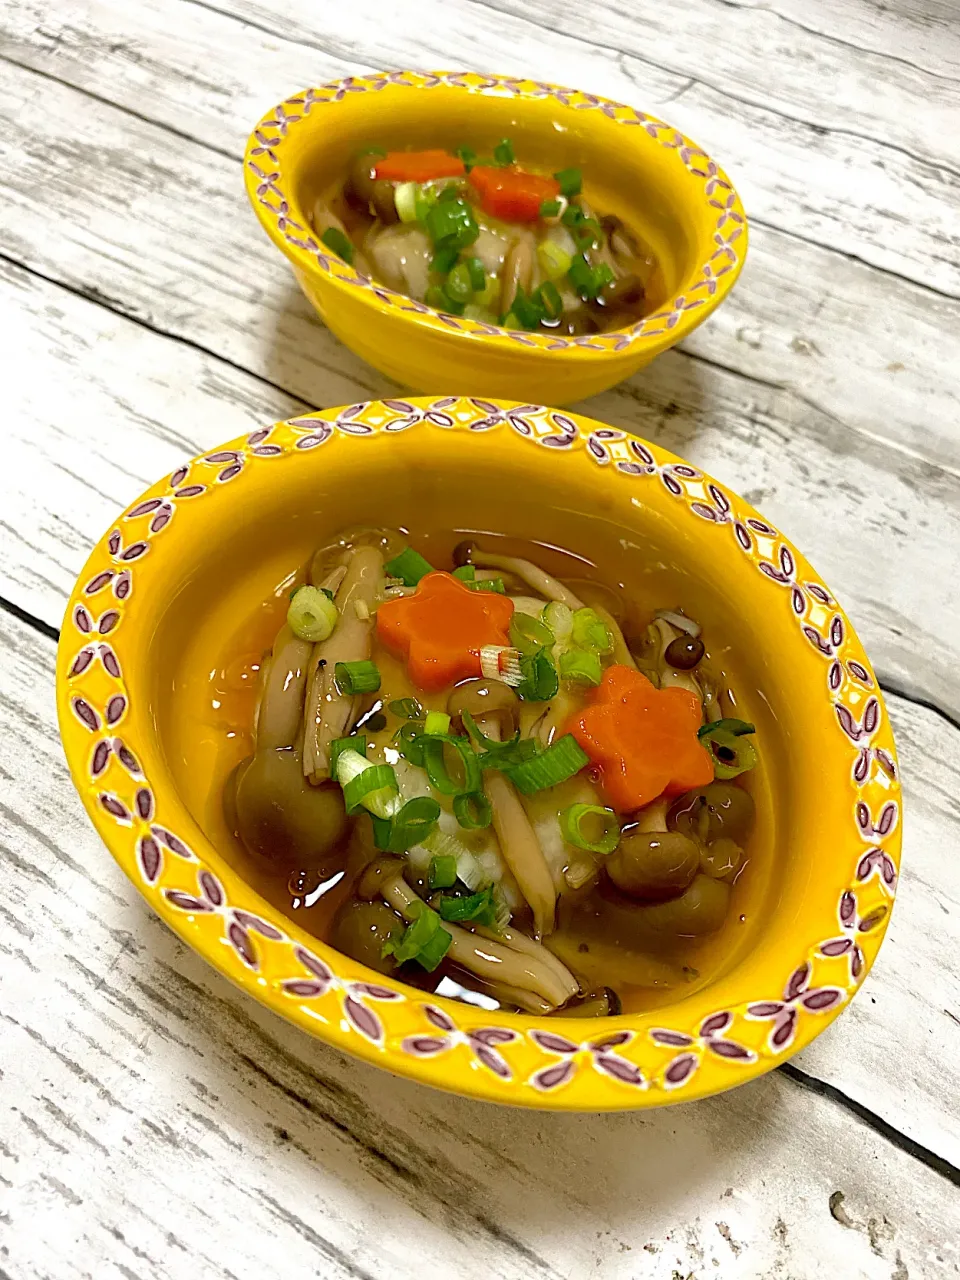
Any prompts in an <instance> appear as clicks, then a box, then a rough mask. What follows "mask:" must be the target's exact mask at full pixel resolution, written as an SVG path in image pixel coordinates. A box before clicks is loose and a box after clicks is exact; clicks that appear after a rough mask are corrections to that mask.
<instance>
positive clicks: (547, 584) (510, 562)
mask: <svg viewBox="0 0 960 1280" xmlns="http://www.w3.org/2000/svg"><path fill="white" fill-rule="evenodd" d="M470 563H471V564H474V565H477V566H478V567H482V568H484V569H505V570H506V572H507V573H512V574H514V575H515V576H516V577H518V578H519V579H520V581H521V582H525V583H526V584H527V586H528V587H531V588H532V589H533V590H534V591H536V592H539V594H540V595H542V596H543V597H544V598H545V599H547V600H559V601H560V603H561V604H565V605H569V607H570V608H571V609H582V608H583V601H582V600H581V599H580V597H579V596H577V595H575V594H574V593H573V592H572V591H571V590H570V588H569V587H565V586H564V585H563V583H562V582H558V581H557V579H556V578H554V577H553V576H552V575H551V574H549V573H544V571H543V570H542V569H541V568H539V567H538V566H537V565H535V564H534V563H533V562H532V561H531V560H521V559H518V558H517V557H516V556H500V555H497V554H496V553H495V552H493V551H482V550H481V549H480V548H479V547H477V546H474V547H473V548H472V550H471V552H470Z"/></svg>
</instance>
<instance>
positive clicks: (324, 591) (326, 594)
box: [290, 587, 337, 600]
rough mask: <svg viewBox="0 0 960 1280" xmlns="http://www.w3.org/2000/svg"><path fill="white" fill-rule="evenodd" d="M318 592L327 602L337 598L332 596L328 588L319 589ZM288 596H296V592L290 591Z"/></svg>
mask: <svg viewBox="0 0 960 1280" xmlns="http://www.w3.org/2000/svg"><path fill="white" fill-rule="evenodd" d="M319 590H320V591H322V592H323V594H324V595H325V596H326V597H327V599H328V600H336V598H337V597H336V596H335V595H334V594H333V592H332V591H331V590H330V588H329V587H320V588H319ZM290 594H291V596H293V595H296V592H294V591H291V593H290Z"/></svg>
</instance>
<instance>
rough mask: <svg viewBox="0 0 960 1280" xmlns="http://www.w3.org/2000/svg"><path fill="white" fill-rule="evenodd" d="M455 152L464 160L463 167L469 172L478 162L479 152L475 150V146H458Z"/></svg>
mask: <svg viewBox="0 0 960 1280" xmlns="http://www.w3.org/2000/svg"><path fill="white" fill-rule="evenodd" d="M453 154H454V155H455V156H457V157H458V158H459V159H460V160H462V161H463V167H464V168H465V169H466V171H467V173H469V172H470V170H471V169H472V168H473V166H474V165H475V164H476V163H477V153H476V152H475V151H474V149H473V147H457V149H456V151H454V153H453Z"/></svg>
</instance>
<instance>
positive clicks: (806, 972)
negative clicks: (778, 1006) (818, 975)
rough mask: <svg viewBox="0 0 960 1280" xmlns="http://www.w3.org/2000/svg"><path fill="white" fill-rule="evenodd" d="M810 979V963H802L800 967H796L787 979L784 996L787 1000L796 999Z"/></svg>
mask: <svg viewBox="0 0 960 1280" xmlns="http://www.w3.org/2000/svg"><path fill="white" fill-rule="evenodd" d="M809 981H810V965H809V964H802V965H801V966H800V967H799V969H794V971H793V973H791V975H790V977H789V978H788V979H787V985H786V987H785V988H784V992H783V998H784V999H785V1000H795V999H796V998H797V996H798V995H799V994H800V992H801V991H802V990H803V989H804V987H805V986H806V985H807V983H808V982H809Z"/></svg>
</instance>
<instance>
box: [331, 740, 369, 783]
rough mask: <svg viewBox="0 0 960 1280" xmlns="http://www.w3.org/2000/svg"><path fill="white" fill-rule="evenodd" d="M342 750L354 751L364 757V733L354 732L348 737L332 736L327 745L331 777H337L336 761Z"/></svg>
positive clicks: (365, 747)
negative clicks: (332, 738)
mask: <svg viewBox="0 0 960 1280" xmlns="http://www.w3.org/2000/svg"><path fill="white" fill-rule="evenodd" d="M344 751H356V753H357V755H360V756H363V757H364V759H366V755H367V735H366V734H365V733H355V734H353V736H352V737H350V738H334V740H333V741H332V742H331V743H330V745H329V747H327V756H328V758H329V760H330V777H331V778H336V777H337V762H338V761H339V759H340V756H341V754H342V753H343V752H344Z"/></svg>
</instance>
